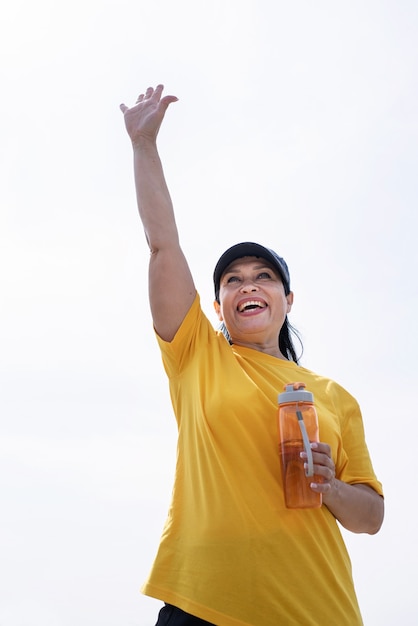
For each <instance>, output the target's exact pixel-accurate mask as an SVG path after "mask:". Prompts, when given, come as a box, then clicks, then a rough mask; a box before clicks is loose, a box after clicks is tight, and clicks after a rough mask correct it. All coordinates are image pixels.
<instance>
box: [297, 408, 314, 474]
mask: <svg viewBox="0 0 418 626" xmlns="http://www.w3.org/2000/svg"><path fill="white" fill-rule="evenodd" d="M296 415H297V416H298V424H299V428H300V432H301V433H302V439H303V446H304V448H305V452H306V454H307V457H308V468H307V470H306V472H305V475H306V476H313V473H314V471H313V455H312V450H311V444H310V442H309V437H308V433H307V432H306V426H305V422H304V421H303V416H302V412H301V411H296Z"/></svg>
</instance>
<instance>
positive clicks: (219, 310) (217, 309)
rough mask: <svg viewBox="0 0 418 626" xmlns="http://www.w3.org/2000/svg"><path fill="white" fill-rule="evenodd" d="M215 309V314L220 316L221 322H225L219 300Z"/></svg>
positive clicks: (215, 303)
mask: <svg viewBox="0 0 418 626" xmlns="http://www.w3.org/2000/svg"><path fill="white" fill-rule="evenodd" d="M213 308H214V309H215V313H216V315H217V316H218V319H219V321H220V322H222V321H223V317H222V313H221V305H220V304H219V302H218V301H217V300H215V301H214V303H213Z"/></svg>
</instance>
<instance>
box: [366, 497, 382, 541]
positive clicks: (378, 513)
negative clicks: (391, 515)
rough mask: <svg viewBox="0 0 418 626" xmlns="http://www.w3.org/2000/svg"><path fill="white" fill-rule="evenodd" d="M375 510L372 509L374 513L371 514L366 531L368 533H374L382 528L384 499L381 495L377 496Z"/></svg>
mask: <svg viewBox="0 0 418 626" xmlns="http://www.w3.org/2000/svg"><path fill="white" fill-rule="evenodd" d="M375 506H376V510H375V511H374V515H373V516H371V520H370V521H371V522H372V523H371V526H370V528H369V530H367V533H368V534H369V535H376V534H377V533H378V532H379V530H380V529H381V528H382V524H383V520H384V517H385V501H384V499H383V497H382V496H379V499H378V500H377V501H376V505H375Z"/></svg>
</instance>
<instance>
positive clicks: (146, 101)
mask: <svg viewBox="0 0 418 626" xmlns="http://www.w3.org/2000/svg"><path fill="white" fill-rule="evenodd" d="M163 89H164V86H163V85H157V87H156V88H155V89H154V88H153V87H148V89H147V90H146V92H145V94H143V93H141V94H140V95H139V96H138V99H137V101H136V104H135V106H133V107H131V108H129V107H127V106H126V105H125V104H121V105H120V110H121V111H122V113H123V115H124V118H125V126H126V130H127V131H128V135H129V137H130V138H131V141H132V143H133V144H134V145H135V144H137V143H138V142H139V141H140V140H141V138H143V139H148V140H151V141H156V139H157V135H158V131H159V129H160V126H161V122H162V121H163V119H164V115H165V112H166V110H167V107H168V105H169V104H171V103H172V102H177V100H178V98H176V96H165V97H164V98H162V97H161V94H162V92H163Z"/></svg>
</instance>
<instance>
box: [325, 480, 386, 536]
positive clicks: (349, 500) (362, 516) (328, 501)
mask: <svg viewBox="0 0 418 626" xmlns="http://www.w3.org/2000/svg"><path fill="white" fill-rule="evenodd" d="M322 500H323V504H325V505H326V506H327V507H328V509H329V510H330V511H331V513H332V514H333V515H334V517H335V518H336V519H337V520H338V521H339V522H340V523H341V524H342V526H344V528H346V529H347V530H350V531H352V532H354V533H368V534H370V535H373V534H375V533H377V532H378V531H379V529H380V527H381V525H382V522H383V515H384V501H383V498H382V497H381V496H380V495H379V494H378V493H377V492H376V491H374V489H372V488H371V487H369V486H368V485H362V484H358V485H349V484H347V483H344V482H342V481H340V480H337V479H334V480H333V481H332V484H330V489H329V491H327V492H326V493H323V494H322Z"/></svg>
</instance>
